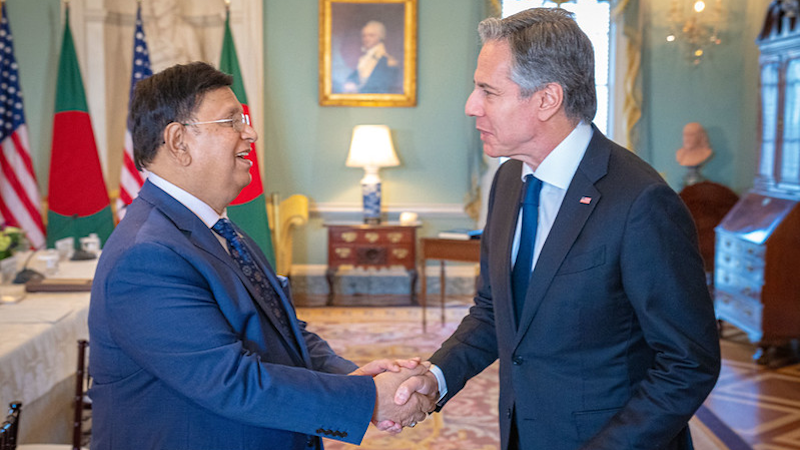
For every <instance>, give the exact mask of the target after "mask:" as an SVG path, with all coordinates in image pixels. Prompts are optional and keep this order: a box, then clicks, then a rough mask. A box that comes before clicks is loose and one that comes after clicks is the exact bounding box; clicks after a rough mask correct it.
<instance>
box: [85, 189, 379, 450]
mask: <svg viewBox="0 0 800 450" xmlns="http://www.w3.org/2000/svg"><path fill="white" fill-rule="evenodd" d="M245 238H246V243H247V245H248V246H249V247H250V248H251V249H253V250H255V251H254V252H253V253H254V254H255V255H256V257H257V259H258V262H259V263H260V264H261V266H262V269H263V270H264V272H265V273H266V274H267V277H268V278H269V281H270V283H272V285H273V286H274V287H275V288H276V290H277V291H278V293H279V294H280V298H281V301H282V302H283V303H284V306H285V308H286V310H287V311H288V312H289V314H288V316H289V318H290V325H291V328H292V333H293V335H292V336H286V335H284V334H282V333H281V331H279V330H280V328H279V327H277V326H276V323H277V322H276V319H275V317H274V316H273V315H272V313H271V312H270V310H269V308H267V307H265V305H263V304H262V302H261V299H260V298H258V297H257V296H254V295H253V286H251V285H250V284H249V282H248V281H247V280H246V278H244V277H243V276H242V275H241V271H240V270H239V269H238V268H237V266H236V264H235V262H234V261H233V259H232V258H231V257H230V256H229V255H228V253H227V252H226V251H225V249H224V248H223V246H222V245H221V244H220V242H219V241H218V240H217V239H216V237H215V235H214V233H213V232H212V231H211V230H209V229H208V227H206V226H205V224H203V222H202V221H201V220H200V219H199V218H198V217H197V216H196V215H194V214H193V213H192V212H191V211H189V210H188V209H187V208H186V207H184V206H183V205H182V204H180V203H179V202H178V201H176V200H175V199H174V198H172V197H171V196H169V195H168V194H166V193H165V192H164V191H162V190H161V189H159V188H158V187H156V186H155V185H153V184H151V183H150V182H146V183H145V185H144V187H143V188H142V190H141V192H140V193H139V196H138V198H137V199H136V200H135V201H134V202H133V203H132V204H131V206H130V207H129V208H128V212H127V214H126V216H125V219H124V220H123V221H122V222H121V223H120V224H119V226H117V228H116V230H115V231H114V233H113V234H112V235H111V237H110V238H109V240H108V242H107V243H106V245H105V248H104V249H103V253H102V256H101V258H100V262H99V265H98V268H97V272H96V275H95V279H94V284H93V287H92V299H91V307H90V310H89V336H90V340H91V352H90V363H89V370H90V372H91V374H92V377H93V379H94V385H93V386H92V388H91V390H90V392H89V395H90V396H91V398H92V401H93V414H92V415H93V417H92V420H93V424H92V449H109V450H125V449H131V450H144V449H166V450H198V449H209V450H212V449H213V450H220V449H241V450H254V449H301V448H302V449H307V448H309V447H311V448H314V447H316V448H320V447H321V444H320V439H319V438H318V437H317V436H325V437H331V438H335V439H341V440H343V441H346V442H350V443H359V442H360V441H361V439H362V437H363V435H364V433H365V431H366V428H367V426H368V425H369V421H370V419H371V417H372V411H373V408H374V405H375V385H374V382H373V381H372V379H371V378H370V377H356V376H344V375H343V374H347V373H349V372H350V371H352V370H354V369H355V368H356V366H355V364H353V363H351V362H350V361H347V360H345V359H342V358H340V357H339V356H337V355H336V354H335V353H334V352H333V351H332V350H331V349H330V347H329V346H328V345H327V343H325V341H323V340H322V339H321V338H319V337H318V336H317V335H315V334H313V333H310V332H308V331H306V329H305V323H303V322H300V321H298V320H297V318H296V316H295V314H294V310H293V307H292V304H291V302H290V299H289V298H288V294H287V292H285V291H284V289H283V288H282V287H281V284H280V282H279V280H278V279H277V278H276V276H275V274H274V272H273V271H272V269H271V268H270V267H269V265H268V263H267V262H266V260H265V259H264V257H263V254H262V253H261V252H260V251H258V250H257V246H256V244H255V243H254V242H253V241H252V240H251V239H250V238H248V237H245Z"/></svg>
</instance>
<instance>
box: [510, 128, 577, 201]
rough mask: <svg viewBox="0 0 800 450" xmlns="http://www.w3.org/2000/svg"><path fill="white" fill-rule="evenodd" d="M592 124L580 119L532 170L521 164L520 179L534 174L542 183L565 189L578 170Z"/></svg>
mask: <svg viewBox="0 0 800 450" xmlns="http://www.w3.org/2000/svg"><path fill="white" fill-rule="evenodd" d="M592 133H593V131H592V126H591V125H589V124H587V123H585V122H583V121H581V122H580V123H579V124H578V125H577V126H576V127H575V129H574V130H572V132H571V133H570V134H569V135H568V136H567V137H566V138H564V140H563V141H561V143H559V144H558V145H557V146H556V148H554V149H553V151H552V152H550V154H549V155H547V157H545V159H544V161H542V163H541V164H539V167H537V168H536V171H534V170H533V169H532V168H531V167H530V166H529V165H527V164H523V165H522V180H523V181H525V176H527V175H535V176H536V178H538V179H540V180H542V182H543V183H546V184H550V185H552V186H555V187H557V188H559V189H562V190H567V188H568V187H569V184H570V183H571V182H572V177H574V176H575V172H576V171H577V170H578V165H580V163H581V160H582V159H583V155H584V154H586V149H587V148H588V147H589V141H591V140H592Z"/></svg>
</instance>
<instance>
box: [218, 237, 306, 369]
mask: <svg viewBox="0 0 800 450" xmlns="http://www.w3.org/2000/svg"><path fill="white" fill-rule="evenodd" d="M234 228H235V229H236V232H237V233H239V234H240V235H243V236H244V237H245V245H247V248H248V250H250V254H251V255H253V257H254V258H255V259H256V262H257V264H258V266H259V268H260V269H261V271H262V272H263V273H264V275H265V276H266V277H267V281H269V284H270V286H271V287H272V289H274V290H275V293H276V294H277V295H278V301H280V302H281V306H282V307H283V310H284V312H285V313H286V317H287V320H288V322H289V328H290V329H291V332H292V336H286V335H285V334H284V333H283V327H280V326H278V318H277V317H275V316H274V315H273V314H272V313H271V308H268V307H267V305H266V304H265V303H264V300H263V299H261V297H257V296H256V295H254V292H255V290H254V287H253V286H251V285H250V283H249V280H247V278H245V277H244V275H243V274H241V270H237V272H236V273H237V274H239V278H240V279H241V280H243V281H244V283H245V285H246V286H247V289H248V290H249V291H250V295H251V296H252V297H253V298H254V299H256V301H257V302H258V304H259V306H261V309H263V310H264V312H266V313H267V316H268V317H269V318H270V320H272V322H273V325H274V326H275V328H276V329H278V330H279V331H281V335H282V336H283V337H284V339H285V340H286V343H287V345H289V346H291V347H292V348H293V349H296V350H299V351H300V354H299V355H298V356H300V357H302V359H303V362H304V363H305V364H306V366H307V367H311V357H310V355H309V354H308V348H306V346H305V340H303V335H302V333H301V332H300V326H299V324H298V323H297V320H296V319H295V314H294V307H293V306H292V304H291V301H290V300H289V298H288V297H287V296H286V291H285V290H284V289H283V286H282V285H281V282H280V280H278V275H277V274H275V271H274V270H272V267H270V265H269V263H268V262H267V260H266V259H265V258H264V257H263V253H262V252H261V251H260V250H258V247H257V244H256V243H255V242H254V241H253V240H252V239H250V237H249V236H247V235H245V234H243V233H242V231H241V230H240V229H239V227H238V226H236V224H234ZM228 259H230V260H233V258H230V257H229V258H228ZM234 265H235V264H234Z"/></svg>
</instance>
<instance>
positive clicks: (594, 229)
mask: <svg viewBox="0 0 800 450" xmlns="http://www.w3.org/2000/svg"><path fill="white" fill-rule="evenodd" d="M521 170H522V169H521V163H520V162H519V161H514V160H511V161H508V162H506V163H505V164H503V165H502V166H501V167H500V169H499V170H498V173H497V175H496V177H495V180H494V184H493V186H492V191H491V194H490V200H489V215H488V219H487V223H486V228H485V230H484V233H483V236H482V238H481V267H480V270H481V273H480V278H479V285H478V292H477V295H476V297H475V306H473V307H472V308H471V310H470V314H469V315H468V316H467V317H466V318H465V319H464V320H463V321H462V323H461V324H460V325H459V328H458V329H457V330H456V332H455V333H454V334H453V336H452V337H451V338H449V339H448V340H447V341H446V342H445V343H444V344H443V345H442V348H441V349H440V350H439V351H437V352H436V353H435V354H434V355H433V356H432V357H431V361H432V362H433V363H434V364H436V365H438V366H439V367H440V368H441V369H442V371H443V372H444V375H445V378H446V382H447V387H448V391H449V392H448V395H447V397H446V398H445V399H444V400H445V401H446V400H448V399H449V398H451V397H452V396H453V395H455V394H456V393H457V392H458V391H459V390H460V389H461V388H462V387H463V386H464V384H465V383H466V381H467V380H468V379H469V378H471V377H472V376H474V375H476V374H478V373H479V372H480V371H481V370H483V369H484V368H485V367H487V366H488V365H489V364H491V363H492V362H494V361H495V360H496V359H498V358H499V360H500V408H499V412H500V433H501V441H502V448H503V449H506V448H507V447H508V441H509V432H510V428H511V419H512V416H513V415H514V414H516V415H517V423H518V424H519V427H518V432H519V435H520V439H521V443H522V448H524V449H526V450H538V449H541V450H575V449H587V450H588V449H592V450H627V449H641V450H654V449H690V448H692V447H691V438H690V437H689V434H688V428H687V422H688V420H689V419H690V418H691V416H692V414H693V413H694V412H695V410H696V409H697V408H698V407H699V406H700V404H701V403H702V402H703V400H704V399H705V398H706V396H707V395H708V393H709V392H710V391H711V389H712V388H713V386H714V383H715V382H716V379H717V375H718V373H719V364H720V362H719V357H720V356H719V341H718V337H717V332H716V322H715V319H714V311H713V305H712V302H711V298H710V296H709V292H708V289H707V288H706V285H705V275H704V272H703V263H702V260H701V258H700V255H699V252H698V250H697V237H696V231H695V228H694V223H693V222H692V219H691V217H690V215H689V213H688V211H687V209H686V208H685V206H684V205H683V203H682V202H681V200H680V199H679V197H678V195H677V194H675V192H674V191H672V189H670V188H669V186H667V184H666V183H664V181H663V180H662V179H661V177H660V176H659V175H658V174H657V173H656V172H655V171H654V170H653V169H652V168H651V167H650V166H648V165H647V164H646V163H644V162H643V161H642V160H640V159H639V158H638V157H637V156H636V155H634V154H632V153H631V152H629V151H627V150H625V149H623V148H622V147H620V146H618V145H616V144H614V143H613V142H611V141H609V140H608V139H606V138H605V136H603V135H602V134H601V133H600V132H599V131H598V130H597V129H596V128H595V129H594V135H593V137H592V140H591V142H590V144H589V147H588V149H587V151H586V154H585V156H584V158H583V160H582V161H581V163H580V165H579V167H578V170H577V172H576V173H575V176H574V178H573V179H572V182H571V184H570V186H569V188H568V190H567V193H566V196H565V197H564V201H563V203H562V205H561V208H560V210H559V212H558V215H557V217H556V220H555V223H554V224H553V228H552V230H551V231H550V234H549V236H548V238H547V240H546V242H545V243H544V247H543V248H542V251H541V254H540V256H539V260H538V262H537V264H536V267H535V269H534V271H533V274H532V276H531V281H530V286H529V289H528V292H527V295H526V301H525V306H524V308H523V311H522V313H521V314H520V316H521V317H520V318H519V320H517V318H515V317H514V312H513V311H514V309H513V302H512V297H511V268H512V265H511V251H512V250H511V249H512V243H513V239H514V228H515V226H516V221H517V217H518V213H519V201H520V194H521V187H522V182H521V180H520V174H521ZM517 322H519V328H518V327H517Z"/></svg>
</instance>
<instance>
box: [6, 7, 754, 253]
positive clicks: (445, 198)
mask: <svg viewBox="0 0 800 450" xmlns="http://www.w3.org/2000/svg"><path fill="white" fill-rule="evenodd" d="M263 1H264V32H265V34H264V43H265V65H264V73H265V92H266V94H265V96H266V98H265V99H264V100H265V104H266V105H267V111H266V114H265V127H264V129H263V130H261V133H260V135H261V138H260V142H261V144H262V145H263V148H264V149H265V156H266V158H265V159H266V161H265V163H264V164H263V165H264V172H265V177H264V180H265V184H266V191H267V192H273V191H278V192H280V193H281V194H282V195H283V196H284V197H285V196H288V195H291V194H294V193H303V194H306V195H307V196H309V198H310V199H311V200H312V202H314V203H323V204H325V203H331V202H339V203H342V202H344V203H357V202H358V201H359V199H360V193H359V185H358V181H359V179H360V178H361V177H362V174H363V173H362V171H361V170H359V169H355V168H347V167H345V166H344V161H345V157H346V155H347V149H348V144H349V139H350V133H351V130H352V128H353V126H354V125H357V124H362V123H385V124H387V125H389V126H390V127H391V128H392V130H393V137H394V139H395V145H396V148H397V152H398V154H399V157H400V160H401V163H402V165H401V166H400V167H396V168H388V169H385V170H382V171H381V177H382V179H383V182H384V192H385V202H386V204H388V205H389V206H391V205H393V204H418V205H427V204H457V203H461V202H462V201H463V199H464V196H465V193H466V192H467V189H468V185H469V173H468V163H467V160H468V159H467V155H468V154H469V152H470V151H474V150H475V149H476V148H477V147H476V146H478V145H479V142H478V141H477V136H476V133H475V131H474V130H473V127H474V123H473V121H472V119H469V118H466V117H465V116H464V113H463V108H464V101H465V100H466V97H467V95H468V94H469V91H470V89H471V84H472V73H473V71H474V67H475V60H476V58H477V54H478V51H479V44H478V38H477V36H476V32H475V28H476V25H477V23H478V22H479V21H480V20H481V19H482V17H483V13H484V3H485V2H484V0H471V1H468V0H420V1H419V33H418V44H419V55H418V105H417V106H416V107H413V108H353V107H320V106H319V105H318V84H317V83H318V79H317V73H318V29H317V28H318V19H319V16H318V3H319V2H318V1H317V0H293V1H287V0H263ZM768 3H769V0H730V1H726V2H724V5H725V7H726V8H727V9H728V12H727V22H728V23H727V25H726V27H725V29H724V35H723V40H724V42H723V43H722V44H721V45H720V46H719V47H717V48H715V49H712V50H711V55H710V58H709V59H708V60H707V61H705V62H703V63H702V64H701V65H700V66H699V67H692V66H691V64H690V63H688V62H687V61H686V59H685V58H684V56H683V55H684V52H683V51H682V50H680V51H679V49H678V48H677V46H674V45H668V44H667V42H666V41H665V40H664V36H665V35H666V24H665V23H664V20H665V17H666V16H667V12H668V11H667V8H668V7H669V2H665V1H660V0H650V1H649V2H646V3H643V5H646V6H647V7H646V8H645V10H644V11H645V15H644V20H645V28H644V29H645V30H646V31H645V38H644V45H645V51H644V57H643V61H642V70H643V80H642V81H643V86H642V87H643V90H644V98H643V117H642V122H641V125H642V137H643V140H642V145H641V148H640V151H639V153H640V155H641V156H642V157H644V158H645V159H646V160H647V161H649V162H650V163H651V164H653V165H654V166H655V168H656V169H657V170H659V171H660V172H662V173H664V174H665V175H666V176H667V179H668V181H669V182H670V184H671V185H672V186H673V187H675V188H680V180H681V177H682V175H683V170H682V168H681V167H680V166H678V164H677V163H676V162H675V157H674V155H675V151H676V149H677V148H679V147H680V145H681V130H682V128H683V125H684V124H686V123H687V122H691V121H698V122H700V123H702V124H703V125H704V126H705V127H706V129H707V130H708V132H709V136H710V139H711V144H712V146H713V147H714V150H715V152H716V155H715V157H714V159H712V160H711V161H710V162H709V163H708V165H707V166H706V167H705V169H704V173H705V175H706V176H707V177H708V178H710V179H712V180H713V181H717V182H720V183H723V184H725V185H728V186H731V187H732V188H733V189H734V190H736V191H737V192H740V193H741V192H743V191H745V190H746V189H748V188H749V187H750V186H751V185H752V180H753V176H754V173H755V165H756V159H757V150H756V126H757V114H758V105H757V101H758V98H757V86H758V63H757V60H758V52H757V47H756V46H755V44H754V39H755V36H756V34H757V32H758V30H759V29H760V25H761V23H762V21H763V18H764V14H765V12H766V6H767V4H768ZM7 8H8V13H9V16H10V19H11V27H12V31H13V33H14V38H15V45H16V56H17V59H18V61H19V66H20V74H21V83H22V89H23V93H24V94H25V112H26V116H27V121H28V126H29V128H30V140H31V151H32V157H33V160H34V167H35V169H36V173H37V176H38V179H39V185H40V186H41V187H42V188H46V186H47V176H48V170H49V153H50V140H51V136H52V131H51V129H52V111H53V102H54V94H55V84H56V79H55V77H56V67H57V63H58V61H57V60H58V51H59V49H58V45H59V42H60V39H61V36H60V34H61V22H60V2H59V0H35V1H31V0H7ZM246 57H247V55H240V58H246ZM87 89H91V86H87ZM43 192H44V191H43ZM422 218H423V219H425V227H424V228H423V229H422V230H421V233H420V234H421V235H434V234H435V233H436V231H437V230H439V229H443V228H450V227H455V226H471V222H470V221H468V220H466V219H457V218H453V219H449V220H445V219H436V218H431V219H427V218H426V217H425V216H423V217H422ZM325 256H326V247H325V233H324V229H323V228H322V220H321V219H320V218H319V217H312V220H311V222H310V223H309V225H308V226H307V227H306V228H305V229H304V230H303V231H302V232H301V233H300V235H299V236H298V237H297V241H296V242H295V262H297V263H300V264H321V263H324V261H325Z"/></svg>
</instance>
